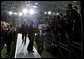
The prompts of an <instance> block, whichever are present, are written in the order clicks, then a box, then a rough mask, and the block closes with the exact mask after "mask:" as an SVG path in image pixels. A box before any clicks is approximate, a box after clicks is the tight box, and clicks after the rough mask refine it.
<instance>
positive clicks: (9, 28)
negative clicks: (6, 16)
mask: <svg viewBox="0 0 84 59" xmlns="http://www.w3.org/2000/svg"><path fill="white" fill-rule="evenodd" d="M16 27H17V26H14V25H11V24H9V23H7V22H5V21H1V50H2V49H3V47H4V46H5V44H6V46H7V54H8V55H11V56H12V55H14V54H15V48H16V39H17V31H16V30H17V29H16ZM12 42H13V44H14V48H12V47H11V45H12Z"/></svg>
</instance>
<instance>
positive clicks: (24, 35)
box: [21, 22, 28, 44]
mask: <svg viewBox="0 0 84 59" xmlns="http://www.w3.org/2000/svg"><path fill="white" fill-rule="evenodd" d="M27 29H28V26H27V24H26V22H24V23H23V24H22V26H21V32H22V43H23V42H24V44H26V38H27V31H28V30H27Z"/></svg>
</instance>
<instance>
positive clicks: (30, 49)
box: [27, 21, 34, 53]
mask: <svg viewBox="0 0 84 59" xmlns="http://www.w3.org/2000/svg"><path fill="white" fill-rule="evenodd" d="M33 25H34V23H33V21H31V23H30V24H29V26H28V37H29V40H30V41H29V45H28V47H27V50H28V52H29V53H31V52H34V51H33V42H34V28H33Z"/></svg>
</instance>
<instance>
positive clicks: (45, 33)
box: [1, 4, 81, 57]
mask: <svg viewBox="0 0 84 59" xmlns="http://www.w3.org/2000/svg"><path fill="white" fill-rule="evenodd" d="M51 20H52V21H51V22H45V25H46V27H45V29H38V28H33V22H32V21H31V24H29V25H26V22H23V24H22V25H21V28H20V30H21V33H22V44H23V43H24V44H26V38H27V36H28V38H29V40H30V42H29V45H28V47H27V50H28V52H30V53H31V52H34V51H33V45H34V41H35V42H36V45H37V51H38V53H39V54H40V55H41V54H42V51H43V50H49V49H50V48H51V47H58V48H59V46H60V44H61V43H63V44H66V45H68V49H69V50H70V49H71V48H72V47H71V45H72V44H73V42H74V41H75V42H78V43H80V44H81V15H80V13H79V11H78V8H77V6H74V7H73V5H72V4H69V5H68V7H67V10H66V12H65V13H59V14H58V15H54V17H53V18H52V19H51ZM4 23H5V22H3V21H2V22H1V49H2V48H3V46H4V44H6V45H7V53H8V54H9V55H10V52H11V47H10V46H11V42H12V41H13V42H14V44H15V45H16V41H17V40H16V39H17V33H18V32H17V26H13V25H11V24H8V23H7V24H6V26H5V25H4ZM60 42H61V43H60ZM14 52H15V51H14ZM70 53H71V52H69V55H71V54H70ZM69 57H71V56H69ZM74 57H75V56H74Z"/></svg>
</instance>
